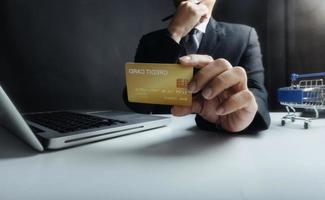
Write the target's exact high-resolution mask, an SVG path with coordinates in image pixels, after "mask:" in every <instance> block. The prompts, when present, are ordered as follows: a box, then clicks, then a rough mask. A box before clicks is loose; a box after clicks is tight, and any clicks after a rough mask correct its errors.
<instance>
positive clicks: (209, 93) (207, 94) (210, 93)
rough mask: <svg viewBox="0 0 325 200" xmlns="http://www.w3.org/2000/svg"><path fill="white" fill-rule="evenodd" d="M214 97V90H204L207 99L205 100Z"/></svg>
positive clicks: (203, 93)
mask: <svg viewBox="0 0 325 200" xmlns="http://www.w3.org/2000/svg"><path fill="white" fill-rule="evenodd" d="M211 95H212V89H211V88H207V89H205V90H203V92H202V96H203V97H204V98H205V99H209V98H210V97H211Z"/></svg>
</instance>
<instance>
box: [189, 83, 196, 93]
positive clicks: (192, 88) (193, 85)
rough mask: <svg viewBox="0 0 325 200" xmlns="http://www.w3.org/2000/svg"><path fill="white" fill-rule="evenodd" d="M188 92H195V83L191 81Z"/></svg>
mask: <svg viewBox="0 0 325 200" xmlns="http://www.w3.org/2000/svg"><path fill="white" fill-rule="evenodd" d="M188 90H189V91H190V92H191V93H193V92H195V90H196V81H192V82H191V83H190V84H189V85H188Z"/></svg>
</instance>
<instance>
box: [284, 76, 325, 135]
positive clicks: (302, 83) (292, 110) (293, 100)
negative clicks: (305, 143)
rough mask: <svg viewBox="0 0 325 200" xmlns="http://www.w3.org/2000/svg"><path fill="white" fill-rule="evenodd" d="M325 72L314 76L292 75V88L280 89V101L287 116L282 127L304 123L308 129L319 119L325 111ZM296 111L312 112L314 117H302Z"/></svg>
mask: <svg viewBox="0 0 325 200" xmlns="http://www.w3.org/2000/svg"><path fill="white" fill-rule="evenodd" d="M324 77H325V72H322V73H312V74H301V75H299V74H292V75H291V86H290V87H284V88H280V89H278V100H279V102H280V104H281V105H283V106H285V107H286V110H287V115H285V116H284V117H282V120H281V125H282V126H285V124H286V121H291V122H295V121H296V120H302V121H304V128H305V129H308V128H309V126H310V123H311V122H312V120H314V119H317V118H319V111H320V110H325V85H324ZM296 109H305V110H311V111H313V113H314V116H312V117H309V118H307V117H300V116H297V114H296Z"/></svg>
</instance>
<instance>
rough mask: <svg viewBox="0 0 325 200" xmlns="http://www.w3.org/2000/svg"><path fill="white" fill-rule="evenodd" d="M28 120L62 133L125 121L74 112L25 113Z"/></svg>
mask: <svg viewBox="0 0 325 200" xmlns="http://www.w3.org/2000/svg"><path fill="white" fill-rule="evenodd" d="M24 118H25V119H26V120H29V121H31V122H34V123H36V124H40V125H42V126H44V127H47V128H50V129H53V130H55V131H57V132H60V133H68V132H74V131H81V130H87V129H93V128H101V127H108V126H112V125H116V124H124V123H126V122H125V121H120V120H114V119H107V118H101V117H97V116H92V115H86V114H81V113H74V112H66V111H62V112H51V113H39V114H27V115H24Z"/></svg>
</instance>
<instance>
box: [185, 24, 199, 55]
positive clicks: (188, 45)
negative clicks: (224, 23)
mask: <svg viewBox="0 0 325 200" xmlns="http://www.w3.org/2000/svg"><path fill="white" fill-rule="evenodd" d="M198 33H199V30H197V29H195V28H194V29H192V30H191V32H189V34H188V35H187V36H186V37H185V38H184V41H183V47H184V48H185V50H186V54H187V55H189V54H196V53H197V52H198V50H199V46H200V42H199V40H198V36H197V34H198Z"/></svg>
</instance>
